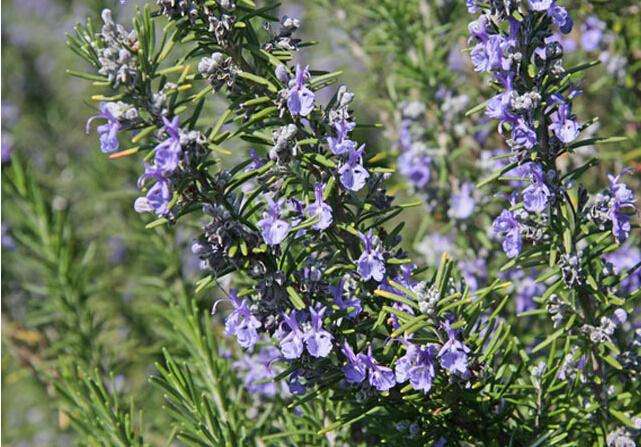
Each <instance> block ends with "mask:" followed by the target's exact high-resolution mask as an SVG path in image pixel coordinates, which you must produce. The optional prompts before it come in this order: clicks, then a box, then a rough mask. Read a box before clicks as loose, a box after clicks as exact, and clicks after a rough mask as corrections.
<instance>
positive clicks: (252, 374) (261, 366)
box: [234, 346, 281, 397]
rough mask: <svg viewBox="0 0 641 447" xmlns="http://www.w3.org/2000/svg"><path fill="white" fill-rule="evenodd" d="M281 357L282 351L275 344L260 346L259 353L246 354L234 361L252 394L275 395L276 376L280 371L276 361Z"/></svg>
mask: <svg viewBox="0 0 641 447" xmlns="http://www.w3.org/2000/svg"><path fill="white" fill-rule="evenodd" d="M280 358H281V355H280V352H279V351H278V349H277V348H275V347H274V346H265V347H262V348H260V350H259V351H258V354H255V355H244V356H242V357H241V358H240V360H238V361H236V362H234V368H235V369H237V370H239V371H240V372H241V375H242V378H243V385H244V386H245V388H246V389H247V391H249V392H250V393H252V394H258V395H261V396H265V397H274V396H275V395H276V393H277V392H278V386H277V384H276V383H275V382H274V380H273V379H274V378H275V377H276V375H277V374H278V373H279V372H280V371H279V370H278V369H277V368H275V367H274V362H275V361H276V360H278V359H280Z"/></svg>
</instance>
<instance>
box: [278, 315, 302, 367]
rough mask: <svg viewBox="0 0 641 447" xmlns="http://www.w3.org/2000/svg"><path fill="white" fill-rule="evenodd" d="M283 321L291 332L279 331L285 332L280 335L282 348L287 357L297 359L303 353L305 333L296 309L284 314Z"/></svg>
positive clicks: (284, 355)
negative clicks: (297, 317)
mask: <svg viewBox="0 0 641 447" xmlns="http://www.w3.org/2000/svg"><path fill="white" fill-rule="evenodd" d="M283 322H284V323H285V325H286V326H287V327H288V328H289V332H286V333H285V332H281V333H279V335H282V334H284V336H282V337H280V342H279V345H280V350H281V352H282V353H283V357H285V358H286V359H290V360H292V359H297V358H299V357H300V356H301V355H302V354H303V347H304V346H303V340H304V335H303V332H302V331H301V329H300V326H299V324H298V320H297V319H296V311H295V310H292V311H291V313H290V314H289V315H287V314H284V315H283Z"/></svg>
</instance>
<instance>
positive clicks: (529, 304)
mask: <svg viewBox="0 0 641 447" xmlns="http://www.w3.org/2000/svg"><path fill="white" fill-rule="evenodd" d="M519 273H520V275H517V278H514V280H515V291H516V297H515V299H516V312H517V313H521V312H525V311H526V310H530V309H533V308H534V307H535V303H534V298H536V297H537V296H541V295H542V294H543V292H545V285H544V284H541V283H538V282H536V279H535V278H534V277H533V276H530V275H528V276H525V277H523V271H522V270H521V271H519Z"/></svg>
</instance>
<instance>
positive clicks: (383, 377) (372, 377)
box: [363, 346, 396, 391]
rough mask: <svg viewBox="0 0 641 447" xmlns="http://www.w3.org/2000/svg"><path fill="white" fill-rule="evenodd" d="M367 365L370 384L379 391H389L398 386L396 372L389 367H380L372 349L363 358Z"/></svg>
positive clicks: (369, 348) (368, 349)
mask: <svg viewBox="0 0 641 447" xmlns="http://www.w3.org/2000/svg"><path fill="white" fill-rule="evenodd" d="M363 361H364V362H365V364H366V365H367V373H368V379H369V384H370V385H371V386H373V387H374V388H376V389H377V390H378V391H387V390H389V389H390V388H392V387H394V385H396V380H395V378H394V371H392V369H391V368H388V367H387V366H382V365H380V364H379V363H378V362H377V361H376V359H375V358H374V357H373V356H372V347H371V346H369V347H368V348H367V354H366V355H365V356H364V357H363Z"/></svg>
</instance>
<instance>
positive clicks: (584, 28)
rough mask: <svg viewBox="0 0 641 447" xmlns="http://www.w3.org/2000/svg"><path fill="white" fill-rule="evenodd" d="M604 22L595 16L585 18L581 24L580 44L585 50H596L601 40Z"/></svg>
mask: <svg viewBox="0 0 641 447" xmlns="http://www.w3.org/2000/svg"><path fill="white" fill-rule="evenodd" d="M605 26H606V25H605V22H603V21H601V20H599V19H598V18H597V17H595V16H590V17H588V18H586V19H585V22H583V24H582V25H581V46H582V47H583V49H584V50H585V51H596V50H598V49H599V46H600V45H601V42H602V41H603V34H604V31H605Z"/></svg>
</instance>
